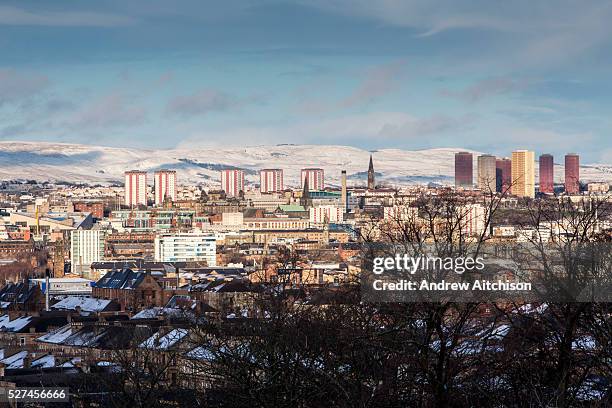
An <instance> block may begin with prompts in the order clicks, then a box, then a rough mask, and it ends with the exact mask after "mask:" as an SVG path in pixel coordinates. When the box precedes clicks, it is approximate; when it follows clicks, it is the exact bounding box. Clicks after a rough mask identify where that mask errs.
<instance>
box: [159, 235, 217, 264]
mask: <svg viewBox="0 0 612 408" xmlns="http://www.w3.org/2000/svg"><path fill="white" fill-rule="evenodd" d="M155 260H156V261H157V262H190V261H194V262H195V261H206V264H207V265H208V266H217V244H216V238H215V235H214V234H210V233H204V232H201V231H195V232H181V233H172V234H160V235H158V236H157V237H156V238H155Z"/></svg>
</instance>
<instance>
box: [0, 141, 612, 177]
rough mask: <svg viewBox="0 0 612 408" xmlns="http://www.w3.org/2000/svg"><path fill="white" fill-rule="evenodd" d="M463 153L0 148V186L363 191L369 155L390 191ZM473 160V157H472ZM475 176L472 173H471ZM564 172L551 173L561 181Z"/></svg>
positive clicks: (445, 168) (586, 173) (441, 169)
mask: <svg viewBox="0 0 612 408" xmlns="http://www.w3.org/2000/svg"><path fill="white" fill-rule="evenodd" d="M462 150H465V149H461V148H440V149H427V150H415V151H409V150H399V149H383V150H377V151H373V152H370V151H367V150H362V149H358V148H355V147H349V146H324V145H286V144H285V145H276V146H248V147H226V148H198V149H193V150H186V149H166V150H164V149H159V150H148V149H132V148H115V147H102V146H91V145H80V144H64V143H43V142H0V177H1V178H2V180H26V179H27V180H37V181H53V182H57V181H66V182H74V183H90V184H94V183H100V184H110V183H122V182H123V172H124V171H125V170H133V169H136V170H146V171H149V172H153V171H155V170H158V169H162V168H167V169H173V170H176V171H177V172H178V180H179V184H182V183H190V184H198V183H202V184H204V185H208V186H211V187H212V186H216V185H218V182H219V171H218V170H219V169H222V168H224V167H226V166H231V167H240V168H243V169H245V170H246V181H247V183H258V182H259V176H258V170H259V169H263V168H281V169H283V170H284V178H285V184H286V185H287V186H298V184H299V177H300V169H301V168H303V167H321V168H323V169H324V170H325V182H326V185H338V184H339V183H340V171H341V170H342V169H345V170H346V171H347V174H348V179H349V184H363V182H364V180H365V175H366V171H367V167H368V160H369V156H370V154H372V155H373V159H374V168H375V170H376V173H377V174H380V176H379V177H378V179H377V182H378V183H383V184H389V185H406V184H425V183H429V182H436V183H441V184H450V183H452V182H453V173H454V170H453V169H454V153H455V152H457V151H462ZM474 153H475V154H478V152H474ZM536 167H537V166H536ZM474 174H476V173H474ZM562 177H563V166H561V165H556V166H555V178H556V179H557V181H562ZM581 179H582V180H584V181H608V182H612V165H610V164H606V165H603V164H602V165H583V166H582V167H581Z"/></svg>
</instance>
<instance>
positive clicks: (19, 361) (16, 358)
mask: <svg viewBox="0 0 612 408" xmlns="http://www.w3.org/2000/svg"><path fill="white" fill-rule="evenodd" d="M27 356H28V352H27V351H26V350H23V351H19V352H17V353H15V354H13V355H12V356H9V357H6V358H5V359H3V360H2V361H0V363H2V364H4V365H5V368H8V369H14V368H23V360H24V359H25V358H26V357H27Z"/></svg>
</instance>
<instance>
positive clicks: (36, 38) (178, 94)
mask: <svg viewBox="0 0 612 408" xmlns="http://www.w3.org/2000/svg"><path fill="white" fill-rule="evenodd" d="M610 21H612V3H611V2H609V1H596V0H594V1H588V2H579V1H565V0H559V1H538V2H534V1H521V0H518V1H512V2H496V1H488V0H474V1H471V0H465V1H457V0H423V1H412V0H404V1H394V0H379V1H373V0H309V1H306V0H296V1H289V0H287V1H282V0H278V1H268V0H259V1H250V0H232V1H224V2H219V1H216V2H210V1H205V0H193V1H191V0H184V1H180V0H174V1H166V0H130V1H125V0H97V1H95V2H89V1H87V2H74V1H65V0H54V1H52V2H40V1H29V0H18V1H10V0H4V1H2V2H1V3H0V140H6V141H9V140H10V141H51V142H67V143H85V144H95V145H107V146H120V147H122V146H124V147H139V148H193V147H197V146H217V145H219V146H227V145H232V146H249V145H267V144H278V143H297V144H336V145H351V146H355V147H359V148H364V149H369V150H375V149H385V148H386V149H389V148H393V149H395V148H397V149H409V150H415V149H425V148H433V147H457V148H465V149H473V150H478V151H482V152H488V153H492V154H496V155H498V156H509V155H510V153H511V151H512V150H516V149H530V150H535V151H536V154H537V155H538V154H541V153H553V154H554V155H556V156H557V158H556V160H555V161H556V162H561V161H562V157H561V156H562V155H563V154H565V153H567V152H578V153H579V154H580V155H581V156H582V158H583V160H582V161H583V162H588V163H603V164H610V163H612V143H611V142H610V140H612V136H611V135H612V114H611V113H612V78H611V73H612V24H610V23H609V22H610Z"/></svg>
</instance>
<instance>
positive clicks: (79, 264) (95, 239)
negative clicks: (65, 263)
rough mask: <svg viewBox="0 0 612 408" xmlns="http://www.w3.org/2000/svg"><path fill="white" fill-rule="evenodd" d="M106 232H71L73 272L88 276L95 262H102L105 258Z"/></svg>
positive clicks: (94, 230)
mask: <svg viewBox="0 0 612 408" xmlns="http://www.w3.org/2000/svg"><path fill="white" fill-rule="evenodd" d="M105 237H106V230H102V229H92V230H73V231H70V262H71V264H72V272H73V273H77V274H80V275H83V274H88V273H89V270H90V268H91V264H92V263H93V262H100V261H101V260H102V258H103V257H104V238H105Z"/></svg>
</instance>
